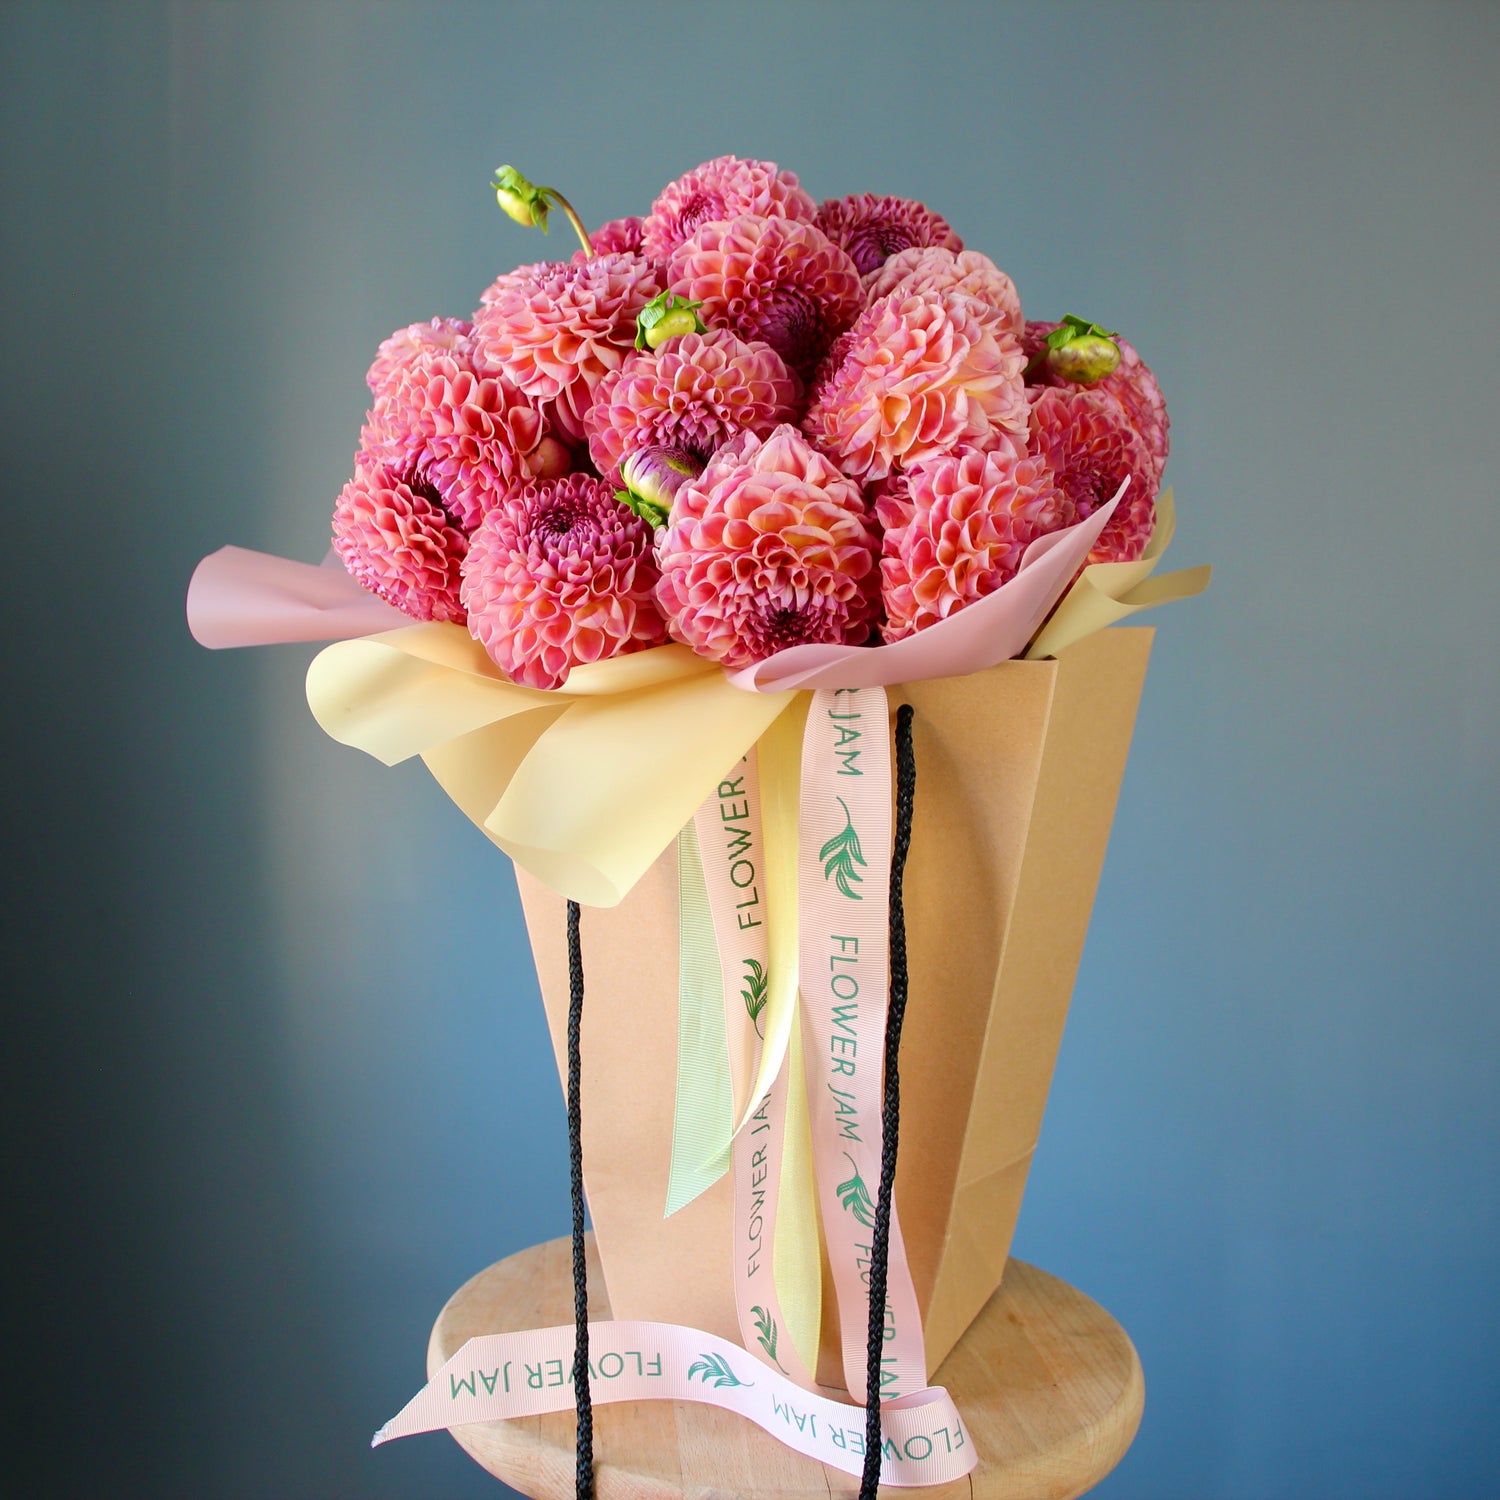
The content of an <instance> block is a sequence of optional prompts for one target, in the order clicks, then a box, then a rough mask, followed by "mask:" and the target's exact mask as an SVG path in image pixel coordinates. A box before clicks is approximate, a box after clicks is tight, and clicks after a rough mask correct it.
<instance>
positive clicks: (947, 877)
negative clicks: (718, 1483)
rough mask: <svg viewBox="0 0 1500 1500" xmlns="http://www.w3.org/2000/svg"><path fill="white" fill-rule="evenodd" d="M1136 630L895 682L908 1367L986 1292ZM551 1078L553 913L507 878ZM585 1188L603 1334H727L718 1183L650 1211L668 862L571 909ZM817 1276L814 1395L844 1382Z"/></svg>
mask: <svg viewBox="0 0 1500 1500" xmlns="http://www.w3.org/2000/svg"><path fill="white" fill-rule="evenodd" d="M1152 634H1153V632H1152V631H1151V630H1149V629H1139V628H1135V629H1114V630H1107V631H1102V632H1100V633H1099V634H1097V635H1093V636H1090V637H1089V638H1088V639H1086V640H1083V641H1080V642H1079V643H1078V644H1077V645H1075V646H1071V647H1069V648H1068V649H1067V650H1066V651H1064V652H1063V653H1062V654H1061V655H1060V656H1059V657H1058V658H1057V659H1056V660H1055V661H1036V662H1023V661H1012V662H1005V663H1002V664H1001V665H1000V666H998V667H995V668H992V669H991V670H990V671H987V672H981V673H977V674H975V675H974V676H971V677H962V678H945V679H942V680H939V681H934V682H921V683H914V684H911V685H910V686H907V687H904V688H900V689H896V690H893V691H892V693H891V699H892V708H893V710H894V707H895V705H896V704H897V703H899V702H901V701H903V700H904V701H907V702H910V703H911V705H912V706H913V708H914V709H915V710H916V718H915V721H914V725H913V746H914V749H915V753H916V761H917V796H916V813H915V818H914V821H913V834H912V847H911V855H910V859H909V862H908V865H907V873H906V887H905V894H906V925H907V941H908V949H909V958H910V973H911V989H910V1001H909V1004H908V1008H907V1014H906V1025H905V1030H904V1033H903V1037H902V1044H901V1082H902V1089H901V1151H900V1157H899V1164H898V1167H897V1173H896V1201H897V1203H898V1205H899V1208H900V1214H901V1228H902V1232H903V1234H904V1236H905V1241H906V1248H907V1255H908V1258H909V1260H910V1262H911V1270H912V1277H913V1280H914V1282H915V1285H916V1292H917V1299H918V1302H919V1303H920V1305H921V1308H922V1316H923V1326H924V1329H925V1331H926V1336H927V1360H928V1369H929V1373H931V1371H932V1370H934V1369H936V1367H937V1366H938V1365H939V1364H940V1363H941V1362H942V1360H943V1358H944V1356H945V1355H946V1354H947V1353H948V1351H949V1350H950V1349H951V1348H952V1347H953V1345H954V1344H955V1343H956V1342H957V1341H958V1339H959V1338H960V1336H961V1335H962V1334H963V1332H964V1330H965V1329H966V1328H967V1327H968V1326H969V1324H970V1322H972V1321H973V1319H974V1317H975V1316H976V1315H977V1314H978V1313H979V1311H980V1309H981V1308H982V1307H983V1306H984V1305H985V1303H986V1302H987V1301H988V1300H989V1298H990V1296H991V1295H992V1294H993V1293H994V1291H995V1289H996V1288H997V1287H998V1286H999V1284H1000V1278H1001V1276H1002V1275H1003V1273H1004V1271H1005V1261H1006V1257H1007V1255H1008V1254H1009V1250H1010V1242H1011V1235H1012V1233H1013V1232H1014V1229H1015V1224H1016V1216H1017V1214H1018V1213H1019V1211H1020V1207H1021V1194H1022V1191H1023V1189H1024V1188H1025V1185H1026V1173H1027V1170H1028V1168H1029V1166H1030V1164H1031V1155H1032V1152H1033V1150H1034V1149H1035V1146H1036V1142H1037V1135H1038V1132H1039V1131H1040V1128H1041V1123H1042V1111H1043V1109H1044V1107H1045V1105H1046V1100H1047V1090H1048V1088H1049V1087H1050V1085H1051V1081H1052V1068H1053V1064H1054V1062H1055V1060H1056V1057H1057V1048H1058V1043H1059V1041H1060V1040H1061V1037H1062V1030H1063V1022H1064V1020H1065V1019H1066V1017H1067V1013H1068V1001H1069V998H1070V997H1071V994H1072V989H1073V977H1074V974H1075V972H1076V971H1077V967H1078V959H1079V956H1080V954H1081V953H1082V950H1083V939H1084V934H1085V932H1086V930H1087V928H1088V920H1089V911H1090V908H1091V907H1092V905H1093V899H1094V889H1095V886H1096V885H1097V883H1098V879H1099V870H1100V867H1101V865H1102V864H1103V861H1104V849H1105V844H1106V842H1107V841H1108V838H1109V827H1110V822H1111V820H1112V819H1113V817H1114V808H1115V798H1116V795H1117V793H1118V791H1119V786H1120V777H1121V774H1122V773H1123V771H1124V769H1125V757H1126V753H1127V751H1128V750H1129V747H1130V735H1131V729H1132V726H1133V724H1134V721H1135V710H1136V703H1137V701H1138V700H1139V697H1140V691H1141V684H1142V681H1143V679H1144V677H1145V672H1146V661H1147V657H1148V656H1149V654H1150V650H1151V637H1152ZM519 881H520V888H521V898H522V902H523V904H524V907H525V911H526V922H527V927H528V929H529V931H530V935H531V945H532V950H533V953H534V955H535V958H536V966H537V972H538V975H539V976H540V978H541V986H542V997H543V1000H544V1002H545V1005H546V1009H547V1020H548V1025H549V1026H550V1028H551V1032H552V1042H553V1046H554V1048H555V1049H556V1051H557V1055H558V1066H559V1070H560V1072H561V1073H562V1075H563V1076H564V1078H565V1077H566V1053H565V1047H566V1031H567V1014H568V964H567V946H566V928H565V908H564V903H563V901H562V900H561V898H559V897H557V896H554V895H553V894H552V893H551V892H550V891H548V890H547V889H546V888H545V887H543V886H541V885H540V884H539V883H538V882H536V881H535V880H534V879H532V878H531V877H529V876H527V875H526V874H524V873H520V874H519ZM581 927H582V937H583V959H584V971H585V975H586V977H587V996H586V999H585V1002H584V1011H583V1033H582V1051H583V1084H582V1087H583V1161H584V1177H585V1183H586V1188H587V1193H588V1201H589V1207H590V1211H591V1213H592V1216H593V1222H594V1233H595V1236H596V1238H597V1240H598V1245H599V1256H600V1260H601V1262H602V1264H603V1267H604V1279H605V1282H606V1285H607V1287H608V1291H609V1298H610V1305H611V1307H612V1308H613V1311H614V1316H615V1317H617V1318H640V1319H650V1320H657V1321H662V1322H668V1323H681V1324H686V1325H687V1326H689V1327H693V1328H702V1329H705V1330H706V1331H708V1332H710V1333H716V1334H719V1335H721V1336H722V1337H725V1338H728V1339H733V1340H736V1341H737V1340H738V1338H739V1329H738V1326H737V1324H736V1320H735V1312H734V1295H733V1283H732V1268H731V1264H732V1248H733V1232H732V1225H733V1210H732V1203H731V1198H730V1181H729V1178H728V1177H727V1176H726V1177H725V1178H723V1179H721V1180H720V1181H719V1182H718V1183H717V1184H716V1185H715V1186H714V1187H713V1188H711V1189H710V1190H709V1191H708V1192H706V1193H704V1194H703V1195H702V1196H701V1197H699V1198H698V1199H696V1200H695V1201H694V1202H692V1203H690V1204H689V1205H688V1206H687V1207H686V1208H683V1209H681V1210H679V1211H678V1212H677V1213H676V1214H674V1215H673V1216H672V1217H671V1218H670V1219H665V1218H663V1217H662V1209H663V1205H664V1204H665V1202H666V1195H667V1178H668V1174H669V1168H670V1163H671V1142H672V1122H673V1110H674V1105H675V1096H676V1045H677V870H676V851H675V849H672V850H668V851H667V853H665V854H664V855H663V856H662V857H661V858H660V859H659V860H657V862H656V864H655V865H654V866H653V867H652V869H651V870H650V872H649V873H648V874H647V876H646V877H645V879H644V880H642V881H641V883H640V884H639V885H638V886H637V887H636V889H635V890H634V891H632V892H631V894H630V896H629V897H628V898H627V899H626V900H625V901H624V902H622V903H621V904H620V905H619V906H618V907H614V908H612V909H609V910H597V909H593V908H586V909H585V910H584V912H583V914H582V922H581ZM835 1316H836V1315H835V1312H834V1298H833V1291H832V1287H831V1284H830V1283H829V1280H828V1273H827V1268H826V1266H825V1268H824V1334H823V1342H822V1357H821V1360H820V1368H819V1379H820V1380H821V1381H824V1382H825V1383H828V1384H831V1385H842V1371H841V1369H840V1368H839V1363H838V1338H837V1335H836V1330H835V1323H834V1321H833V1320H834V1318H835Z"/></svg>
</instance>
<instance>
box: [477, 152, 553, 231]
mask: <svg viewBox="0 0 1500 1500" xmlns="http://www.w3.org/2000/svg"><path fill="white" fill-rule="evenodd" d="M490 186H491V187H492V188H494V190H495V201H496V202H497V203H498V204H499V205H500V207H501V208H503V209H504V210H505V212H506V213H507V214H509V215H510V217H511V218H512V219H514V220H515V221H516V223H517V224H521V225H523V226H525V227H526V228H527V229H531V228H533V227H535V228H537V229H540V230H541V231H542V233H543V234H546V232H547V210H548V208H549V207H550V206H551V205H550V204H549V203H548V202H547V193H546V189H544V188H539V187H537V185H536V184H535V183H534V182H531V181H529V180H528V179H527V178H525V177H522V176H521V174H520V173H519V172H518V171H516V169H515V168H514V167H496V168H495V180H494V181H493V182H492V183H491V184H490Z"/></svg>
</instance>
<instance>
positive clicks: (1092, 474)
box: [1063, 463, 1120, 520]
mask: <svg viewBox="0 0 1500 1500" xmlns="http://www.w3.org/2000/svg"><path fill="white" fill-rule="evenodd" d="M1119 485H1120V481H1119V478H1118V477H1117V476H1115V475H1112V474H1109V473H1106V472H1105V470H1104V469H1102V468H1100V467H1099V465H1098V464H1097V463H1078V464H1073V465H1070V466H1069V468H1068V471H1067V473H1066V474H1065V475H1064V476H1063V488H1064V489H1066V490H1067V492H1068V498H1069V499H1070V500H1072V501H1073V503H1074V504H1075V505H1076V506H1077V507H1078V518H1079V520H1085V519H1087V518H1088V517H1089V516H1091V515H1093V513H1094V512H1095V511H1096V510H1098V508H1099V507H1100V506H1101V505H1103V504H1105V502H1106V501H1108V500H1109V499H1110V497H1111V496H1112V495H1113V494H1114V492H1115V491H1116V490H1117V489H1118V488H1119Z"/></svg>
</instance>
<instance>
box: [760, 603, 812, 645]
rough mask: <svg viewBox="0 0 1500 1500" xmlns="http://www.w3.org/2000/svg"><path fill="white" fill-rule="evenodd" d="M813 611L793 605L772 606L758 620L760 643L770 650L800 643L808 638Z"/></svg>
mask: <svg viewBox="0 0 1500 1500" xmlns="http://www.w3.org/2000/svg"><path fill="white" fill-rule="evenodd" d="M810 615H811V611H809V610H807V609H797V608H794V607H791V606H786V605H779V606H772V607H771V608H770V609H768V610H766V611H765V612H764V613H763V614H762V615H761V617H760V619H759V621H758V622H757V632H756V633H757V634H758V635H759V637H760V644H761V645H762V646H763V647H764V648H765V649H766V650H767V651H768V652H770V651H780V650H782V649H783V648H785V647H787V646H797V645H800V644H801V643H802V642H803V641H804V640H806V639H807V634H808V626H809V624H810V623H811V620H810Z"/></svg>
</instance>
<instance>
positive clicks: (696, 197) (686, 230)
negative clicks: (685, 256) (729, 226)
mask: <svg viewBox="0 0 1500 1500" xmlns="http://www.w3.org/2000/svg"><path fill="white" fill-rule="evenodd" d="M723 217H724V200H723V199H722V198H721V197H719V195H718V194H717V193H704V192H697V193H694V194H692V196H691V197H689V198H688V199H687V201H686V202H685V203H684V204H683V205H682V207H681V209H679V210H678V213H677V223H678V226H679V232H680V233H681V235H682V237H683V239H689V238H691V237H692V235H693V234H694V233H695V232H696V231H697V228H698V226H699V225H700V224H711V223H713V222H714V221H715V220H716V219H722V218H723Z"/></svg>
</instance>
